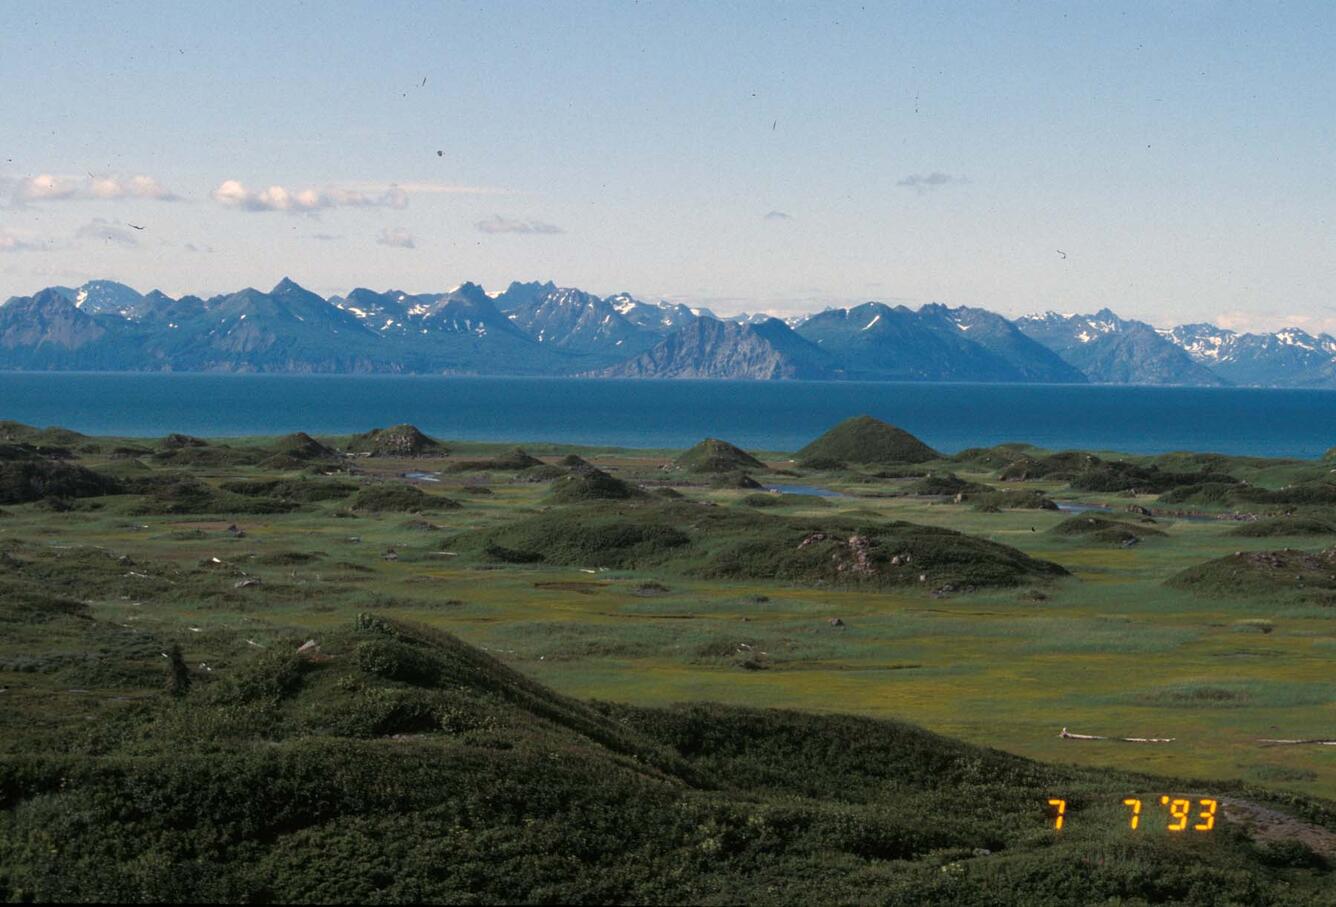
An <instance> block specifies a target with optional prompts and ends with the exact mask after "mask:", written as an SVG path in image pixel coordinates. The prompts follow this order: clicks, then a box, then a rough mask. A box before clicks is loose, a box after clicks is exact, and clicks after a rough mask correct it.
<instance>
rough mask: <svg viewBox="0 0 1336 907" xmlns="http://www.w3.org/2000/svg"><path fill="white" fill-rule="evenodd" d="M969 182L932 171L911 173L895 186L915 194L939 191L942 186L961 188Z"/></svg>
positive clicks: (958, 177)
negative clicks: (910, 190) (912, 191)
mask: <svg viewBox="0 0 1336 907" xmlns="http://www.w3.org/2000/svg"><path fill="white" fill-rule="evenodd" d="M968 182H969V179H968V178H966V177H963V176H952V175H951V174H950V173H942V172H941V171H940V170H934V171H933V172H932V173H911V174H910V175H909V176H906V177H905V178H904V179H902V180H898V181H897V182H896V185H897V186H902V187H904V188H906V189H913V190H914V191H915V192H918V193H923V192H931V191H933V190H934V189H940V188H942V187H943V186H963V185H965V184H967V183H968Z"/></svg>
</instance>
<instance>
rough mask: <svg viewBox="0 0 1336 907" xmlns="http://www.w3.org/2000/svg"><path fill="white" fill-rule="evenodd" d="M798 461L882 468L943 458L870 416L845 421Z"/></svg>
mask: <svg viewBox="0 0 1336 907" xmlns="http://www.w3.org/2000/svg"><path fill="white" fill-rule="evenodd" d="M797 457H798V460H799V462H801V463H803V464H805V465H811V464H813V463H822V464H829V463H857V464H860V465H881V464H890V463H923V462H926V461H928V460H937V459H940V458H941V454H939V453H938V452H937V451H935V450H933V449H932V448H931V447H929V446H928V445H926V444H924V443H923V442H922V441H920V440H919V439H918V438H916V437H914V436H913V435H911V434H910V433H909V432H907V431H905V430H904V429H903V428H896V427H895V426H894V425H889V424H887V423H885V422H882V421H881V420H880V419H874V418H872V417H871V416H855V417H854V418H852V419H845V420H844V421H843V422H841V423H840V424H839V425H836V426H835V427H834V428H832V429H830V430H829V431H827V432H826V433H825V434H823V435H822V436H821V437H819V438H817V439H816V440H815V441H813V442H812V443H811V444H808V445H807V446H806V447H804V448H803V449H802V450H800V451H798V454H797ZM812 468H814V469H815V468H818V467H816V466H812Z"/></svg>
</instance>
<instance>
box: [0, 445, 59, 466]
mask: <svg viewBox="0 0 1336 907" xmlns="http://www.w3.org/2000/svg"><path fill="white" fill-rule="evenodd" d="M72 456H73V454H72V453H71V452H70V450H69V448H67V447H37V446H36V445H33V444H26V443H22V442H19V443H9V444H0V462H10V461H13V460H68V459H70V458H71V457H72Z"/></svg>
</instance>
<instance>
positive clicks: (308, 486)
mask: <svg viewBox="0 0 1336 907" xmlns="http://www.w3.org/2000/svg"><path fill="white" fill-rule="evenodd" d="M220 487H221V488H222V490H223V491H227V492H231V493H232V494H241V495H246V496H248V497H255V496H265V497H271V498H277V499H279V500H281V501H300V502H301V503H304V504H309V503H315V502H318V501H336V500H339V499H341V498H346V497H348V496H349V495H351V494H353V493H354V492H355V491H357V486H356V485H354V484H353V483H351V482H339V481H323V480H320V479H253V480H245V481H236V482H224V483H222V485H221V486H220Z"/></svg>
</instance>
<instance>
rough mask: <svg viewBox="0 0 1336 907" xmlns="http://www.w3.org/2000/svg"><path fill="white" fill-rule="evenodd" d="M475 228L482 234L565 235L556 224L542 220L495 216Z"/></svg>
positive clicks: (479, 222)
mask: <svg viewBox="0 0 1336 907" xmlns="http://www.w3.org/2000/svg"><path fill="white" fill-rule="evenodd" d="M474 226H475V227H477V228H478V230H479V231H480V232H482V233H565V232H566V231H565V230H563V229H561V228H560V227H558V226H556V225H555V224H546V223H543V222H542V221H541V220H512V219H511V218H508V217H502V216H501V215H499V214H493V215H492V216H491V217H489V218H487V219H486V220H480V221H478V222H477V223H476V224H474Z"/></svg>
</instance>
